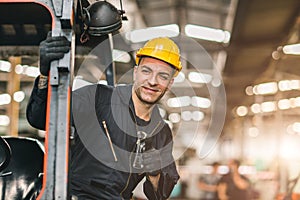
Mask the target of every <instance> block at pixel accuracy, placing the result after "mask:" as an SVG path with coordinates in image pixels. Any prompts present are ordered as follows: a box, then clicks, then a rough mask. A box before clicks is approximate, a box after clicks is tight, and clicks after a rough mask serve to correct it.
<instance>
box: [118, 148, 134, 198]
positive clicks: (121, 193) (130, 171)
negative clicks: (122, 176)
mask: <svg viewBox="0 0 300 200" xmlns="http://www.w3.org/2000/svg"><path fill="white" fill-rule="evenodd" d="M132 154H133V152H132V151H131V153H130V156H129V176H128V178H127V181H126V185H125V187H124V188H123V190H122V191H121V192H120V196H121V198H122V199H123V200H124V198H123V192H124V191H125V190H126V189H127V187H128V185H129V180H130V178H131V173H132V169H131V158H132Z"/></svg>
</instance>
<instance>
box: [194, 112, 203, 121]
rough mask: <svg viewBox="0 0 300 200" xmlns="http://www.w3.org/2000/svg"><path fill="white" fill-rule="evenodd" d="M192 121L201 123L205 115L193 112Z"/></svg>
mask: <svg viewBox="0 0 300 200" xmlns="http://www.w3.org/2000/svg"><path fill="white" fill-rule="evenodd" d="M192 119H193V120H194V121H197V122H199V121H201V120H203V119H204V113H203V112H201V111H194V112H192Z"/></svg>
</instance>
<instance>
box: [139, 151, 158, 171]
mask: <svg viewBox="0 0 300 200" xmlns="http://www.w3.org/2000/svg"><path fill="white" fill-rule="evenodd" d="M143 164H144V171H145V172H146V173H148V174H149V175H150V176H157V175H158V174H159V173H160V169H161V157H160V152H159V150H157V149H154V148H152V149H150V150H148V151H146V152H144V153H143Z"/></svg>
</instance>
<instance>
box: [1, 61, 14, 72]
mask: <svg viewBox="0 0 300 200" xmlns="http://www.w3.org/2000/svg"><path fill="white" fill-rule="evenodd" d="M0 71H3V72H10V71H11V64H10V62H8V61H4V60H0Z"/></svg>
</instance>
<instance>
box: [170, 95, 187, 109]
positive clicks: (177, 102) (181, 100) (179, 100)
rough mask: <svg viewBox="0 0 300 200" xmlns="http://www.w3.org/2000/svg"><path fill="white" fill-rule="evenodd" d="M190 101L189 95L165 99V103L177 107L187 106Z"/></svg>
mask: <svg viewBox="0 0 300 200" xmlns="http://www.w3.org/2000/svg"><path fill="white" fill-rule="evenodd" d="M190 102H191V97H189V96H182V97H174V98H169V99H168V100H167V105H168V106H169V107H171V108H179V107H184V106H189V105H190Z"/></svg>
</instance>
